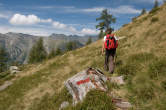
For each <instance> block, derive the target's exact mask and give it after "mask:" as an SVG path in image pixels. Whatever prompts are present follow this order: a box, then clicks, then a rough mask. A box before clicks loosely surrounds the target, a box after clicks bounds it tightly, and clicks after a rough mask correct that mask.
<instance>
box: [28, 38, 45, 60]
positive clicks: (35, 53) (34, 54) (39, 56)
mask: <svg viewBox="0 0 166 110" xmlns="http://www.w3.org/2000/svg"><path fill="white" fill-rule="evenodd" d="M46 58H47V52H46V50H45V48H44V45H43V39H42V38H39V40H38V41H37V43H36V44H34V45H33V47H32V49H31V51H30V54H29V63H36V62H41V61H43V60H45V59H46Z"/></svg>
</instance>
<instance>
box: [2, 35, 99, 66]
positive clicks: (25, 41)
mask: <svg viewBox="0 0 166 110" xmlns="http://www.w3.org/2000/svg"><path fill="white" fill-rule="evenodd" d="M88 38H89V37H88V36H84V37H81V36H76V35H75V36H72V35H70V36H66V35H63V34H52V35H51V36H49V37H43V40H44V46H45V48H46V50H47V52H48V53H49V52H50V51H51V50H52V49H56V48H61V49H62V50H64V49H65V46H66V43H67V42H69V41H76V44H77V45H76V46H77V48H80V47H82V46H83V45H85V42H87V40H88ZM38 39H39V36H32V35H28V34H22V33H12V32H10V33H7V34H0V46H2V47H3V48H5V49H6V50H7V52H8V54H9V56H10V60H11V62H12V61H14V62H19V63H27V60H28V55H29V52H30V49H31V48H32V46H33V44H34V43H35V42H36V41H37V40H38ZM92 40H93V41H96V40H97V37H95V36H94V37H92Z"/></svg>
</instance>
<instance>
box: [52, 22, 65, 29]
mask: <svg viewBox="0 0 166 110" xmlns="http://www.w3.org/2000/svg"><path fill="white" fill-rule="evenodd" d="M52 25H53V27H54V28H57V29H65V28H66V27H67V26H66V25H65V24H63V23H60V22H58V21H54V22H53V24H52Z"/></svg>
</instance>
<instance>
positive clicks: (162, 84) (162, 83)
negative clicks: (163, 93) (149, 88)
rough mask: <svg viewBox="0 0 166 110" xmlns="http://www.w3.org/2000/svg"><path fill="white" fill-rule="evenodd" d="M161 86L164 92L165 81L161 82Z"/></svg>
mask: <svg viewBox="0 0 166 110" xmlns="http://www.w3.org/2000/svg"><path fill="white" fill-rule="evenodd" d="M161 86H162V87H163V88H164V89H165V90H166V80H165V81H162V82H161Z"/></svg>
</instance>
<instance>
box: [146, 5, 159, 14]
mask: <svg viewBox="0 0 166 110" xmlns="http://www.w3.org/2000/svg"><path fill="white" fill-rule="evenodd" d="M159 9H160V8H159V7H157V8H153V9H152V10H151V11H150V12H149V13H150V14H156V13H157V12H158V11H159Z"/></svg>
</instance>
